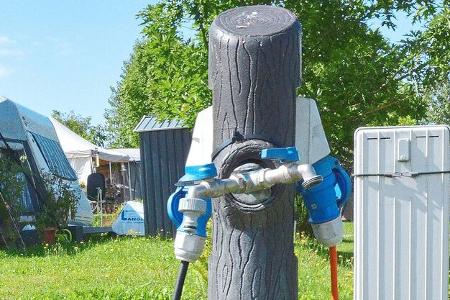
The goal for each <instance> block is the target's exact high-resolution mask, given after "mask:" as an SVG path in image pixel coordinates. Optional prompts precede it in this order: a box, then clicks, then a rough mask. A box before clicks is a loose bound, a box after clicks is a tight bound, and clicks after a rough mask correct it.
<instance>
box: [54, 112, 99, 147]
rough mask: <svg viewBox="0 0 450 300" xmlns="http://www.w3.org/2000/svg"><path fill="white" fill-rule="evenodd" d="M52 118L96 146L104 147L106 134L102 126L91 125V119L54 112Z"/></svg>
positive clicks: (72, 113)
mask: <svg viewBox="0 0 450 300" xmlns="http://www.w3.org/2000/svg"><path fill="white" fill-rule="evenodd" d="M52 117H53V118H54V119H56V120H57V121H59V122H60V123H62V124H64V125H65V126H67V127H68V128H69V129H70V130H72V131H73V132H75V133H76V134H78V135H79V136H81V137H82V138H84V139H86V140H88V141H90V142H91V143H93V144H95V145H97V146H101V147H103V146H105V142H106V140H107V134H106V133H105V128H104V126H102V125H93V124H92V118H91V117H83V116H81V115H79V114H76V113H75V112H73V111H70V112H69V113H62V112H60V111H57V110H54V111H53V112H52Z"/></svg>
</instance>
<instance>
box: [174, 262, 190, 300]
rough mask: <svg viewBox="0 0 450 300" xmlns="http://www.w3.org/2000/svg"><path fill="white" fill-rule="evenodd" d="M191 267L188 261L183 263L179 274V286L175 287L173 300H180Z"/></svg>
mask: <svg viewBox="0 0 450 300" xmlns="http://www.w3.org/2000/svg"><path fill="white" fill-rule="evenodd" d="M188 267H189V262H188V261H184V260H182V261H181V266H180V272H179V273H178V278H177V284H176V285H175V291H174V293H173V300H180V299H181V294H182V293H183V285H184V280H185V279H186V273H187V270H188Z"/></svg>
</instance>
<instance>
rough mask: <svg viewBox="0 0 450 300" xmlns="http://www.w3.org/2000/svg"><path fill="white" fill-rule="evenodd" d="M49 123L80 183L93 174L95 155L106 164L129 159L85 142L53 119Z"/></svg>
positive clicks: (117, 152) (123, 154) (119, 153)
mask: <svg viewBox="0 0 450 300" xmlns="http://www.w3.org/2000/svg"><path fill="white" fill-rule="evenodd" d="M50 121H51V122H52V123H53V126H54V127H55V130H56V134H57V135H58V138H59V141H60V143H61V146H62V148H63V150H64V153H65V155H66V157H67V158H68V159H69V162H70V165H71V166H72V168H73V169H74V170H75V172H76V173H77V175H78V179H79V181H80V183H83V184H86V182H87V177H88V176H89V174H91V173H92V172H93V164H92V159H93V158H95V157H96V156H97V155H98V157H99V159H101V160H103V161H107V162H128V161H130V157H129V156H128V155H127V154H126V153H122V152H120V151H114V150H108V149H104V148H102V147H99V146H96V145H94V144H93V143H91V142H89V141H87V140H85V139H84V138H82V137H81V136H79V135H78V134H76V133H75V132H73V131H72V130H70V129H69V128H67V127H66V126H64V125H63V124H61V123H60V122H58V121H57V120H55V119H54V118H51V117H50Z"/></svg>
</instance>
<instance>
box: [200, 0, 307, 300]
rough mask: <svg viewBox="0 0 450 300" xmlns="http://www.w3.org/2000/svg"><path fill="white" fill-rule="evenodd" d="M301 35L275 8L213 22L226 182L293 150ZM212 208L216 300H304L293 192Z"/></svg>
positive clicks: (213, 75)
mask: <svg viewBox="0 0 450 300" xmlns="http://www.w3.org/2000/svg"><path fill="white" fill-rule="evenodd" d="M300 33H301V28H300V24H299V22H298V20H297V18H296V17H295V15H294V14H293V13H292V12H290V11H288V10H286V9H283V8H277V7H271V6H247V7H239V8H235V9H231V10H228V11H225V12H223V13H222V14H220V15H219V16H218V17H217V18H216V19H215V21H214V22H213V24H212V26H211V29H210V33H209V86H210V88H211V89H212V91H213V111H214V146H215V151H214V154H213V159H214V163H215V165H216V167H217V169H218V172H219V176H220V177H222V178H227V177H228V176H229V175H230V174H231V172H232V171H233V170H235V169H236V168H238V167H241V169H242V168H243V167H242V166H244V168H258V167H274V163H273V162H271V161H267V160H264V161H262V160H261V159H260V151H261V150H262V149H264V148H271V147H287V146H293V145H294V134H295V132H294V130H295V124H294V122H295V97H296V95H295V89H296V87H298V86H299V85H300V65H301V59H300ZM213 203H214V207H213V210H214V213H213V250H212V255H211V257H210V260H209V271H208V272H209V281H208V297H209V299H211V300H215V299H219V300H221V299H297V258H296V257H295V255H294V245H293V227H294V225H293V224H294V187H293V186H275V187H274V188H272V189H271V191H269V192H267V193H260V194H258V195H230V194H229V195H226V196H225V197H221V198H219V199H216V200H214V201H213Z"/></svg>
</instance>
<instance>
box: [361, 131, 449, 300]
mask: <svg viewBox="0 0 450 300" xmlns="http://www.w3.org/2000/svg"><path fill="white" fill-rule="evenodd" d="M355 145H356V146H355V173H356V174H359V176H356V179H355V196H356V197H355V296H354V299H355V300H371V299H374V300H375V299H377V300H378V299H416V300H421V299H430V300H431V299H433V300H434V299H436V300H444V299H448V220H449V217H448V211H449V198H450V188H449V183H450V174H448V171H449V168H450V159H449V158H450V157H449V147H450V144H449V130H448V128H447V127H444V126H436V127H403V128H402V127H397V128H374V129H368V128H366V129H360V130H358V133H357V134H356V138H355ZM393 173H394V174H396V176H394V177H390V176H388V175H385V174H393ZM411 173H413V174H414V173H415V174H416V176H412V177H411V176H410V175H408V174H411ZM400 174H402V175H400ZM419 174H420V175H419Z"/></svg>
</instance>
